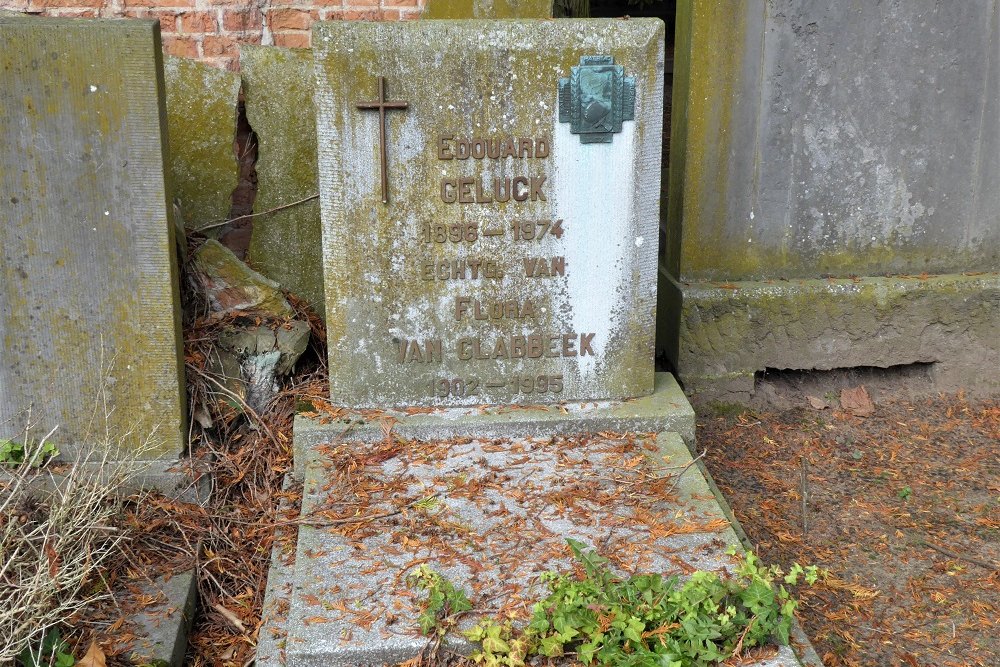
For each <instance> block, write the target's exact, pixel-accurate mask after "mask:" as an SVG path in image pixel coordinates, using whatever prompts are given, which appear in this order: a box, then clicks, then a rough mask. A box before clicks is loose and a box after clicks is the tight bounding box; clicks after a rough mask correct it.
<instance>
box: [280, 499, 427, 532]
mask: <svg viewBox="0 0 1000 667" xmlns="http://www.w3.org/2000/svg"><path fill="white" fill-rule="evenodd" d="M440 495H441V494H440V493H432V494H430V495H429V496H424V497H422V498H417V499H416V500H414V501H411V502H409V503H407V504H405V505H403V506H402V507H400V508H399V509H396V510H393V511H391V512H385V513H384V514H369V515H367V516H352V517H346V518H343V519H324V520H315V521H314V520H310V518H309V517H300V518H298V519H292V520H290V521H287V522H281V523H275V524H274V525H275V526H280V525H282V523H287V524H298V525H300V526H310V527H313V528H326V527H328V526H339V525H343V524H345V523H367V522H369V521H377V520H379V519H387V518H389V517H391V516H396V515H397V514H402V513H403V512H404V511H406V510H407V509H409V508H411V507H413V506H414V505H416V504H417V503H423V502H427V501H428V500H431V499H433V498H437V497H438V496H440Z"/></svg>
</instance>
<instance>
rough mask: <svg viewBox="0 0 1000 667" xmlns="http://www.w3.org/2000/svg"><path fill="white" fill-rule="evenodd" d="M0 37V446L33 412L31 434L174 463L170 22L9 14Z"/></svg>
mask: <svg viewBox="0 0 1000 667" xmlns="http://www.w3.org/2000/svg"><path fill="white" fill-rule="evenodd" d="M0 42H2V43H3V44H4V47H3V49H2V50H0V109H3V110H4V112H3V113H2V114H0V343H2V345H3V356H2V357H0V437H12V438H19V437H20V436H22V435H23V433H24V431H23V428H24V422H25V417H26V414H25V413H24V412H23V411H24V410H26V409H28V408H30V409H31V414H30V416H31V421H32V422H33V423H34V429H33V434H34V437H36V438H38V437H41V436H44V435H45V434H46V433H48V432H49V431H50V430H51V429H52V428H54V427H56V426H58V430H57V431H56V432H55V433H54V434H53V436H52V440H53V441H54V442H55V443H56V444H57V445H59V446H60V448H61V449H62V450H63V451H64V452H66V453H71V452H70V450H71V449H72V446H73V445H77V444H80V443H85V442H88V441H91V442H93V441H95V440H103V439H104V434H105V432H106V429H107V432H109V433H110V436H111V438H112V439H113V440H115V441H117V440H119V439H124V440H125V441H126V443H132V442H133V441H134V442H135V443H138V442H139V441H141V440H142V439H144V438H145V437H147V436H149V435H150V434H153V433H154V432H155V434H156V440H157V441H158V444H157V446H156V447H155V448H154V449H152V450H147V451H146V452H145V454H144V456H147V457H150V458H157V457H166V458H169V457H174V456H177V455H178V453H180V451H181V450H182V449H183V445H184V437H183V430H184V429H183V423H184V408H185V403H184V400H183V396H182V394H183V386H184V382H183V367H182V357H181V354H180V331H179V322H180V318H179V313H178V307H179V306H178V303H179V299H178V290H177V266H176V257H175V248H174V237H173V234H174V230H173V226H172V223H171V219H170V208H169V203H168V199H169V189H168V180H167V179H166V178H165V177H164V151H165V139H164V137H165V131H166V128H165V127H164V123H163V119H164V117H165V114H164V105H163V74H162V60H161V58H162V56H161V51H160V40H159V28H158V24H157V23H156V22H155V21H74V20H57V19H40V18H30V19H22V18H0ZM105 398H106V403H105V402H104V400H103V399H105ZM106 410H108V411H110V412H109V413H108V414H107V416H106V417H105V415H106V412H105V411H106Z"/></svg>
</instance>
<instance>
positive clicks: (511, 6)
mask: <svg viewBox="0 0 1000 667" xmlns="http://www.w3.org/2000/svg"><path fill="white" fill-rule="evenodd" d="M420 17H421V18H424V19H550V18H552V0H428V1H427V3H426V4H425V5H424V11H423V13H422V14H421V15H420Z"/></svg>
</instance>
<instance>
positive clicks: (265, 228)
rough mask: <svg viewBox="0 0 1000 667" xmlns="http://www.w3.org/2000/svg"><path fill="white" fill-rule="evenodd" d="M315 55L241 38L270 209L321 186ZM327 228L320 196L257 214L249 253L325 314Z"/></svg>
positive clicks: (260, 181)
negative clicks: (247, 42)
mask: <svg viewBox="0 0 1000 667" xmlns="http://www.w3.org/2000/svg"><path fill="white" fill-rule="evenodd" d="M312 62H313V57H312V52H311V51H309V50H305V49H279V48H273V47H261V46H250V45H244V46H243V47H242V49H241V52H240V66H241V70H242V73H243V93H244V97H245V99H246V110H247V120H248V121H249V122H250V127H252V128H253V129H254V131H255V132H256V134H257V141H258V146H257V199H256V201H255V203H254V210H255V211H257V212H261V211H269V210H272V209H275V208H277V207H279V206H284V205H286V204H289V203H291V202H296V201H300V200H302V199H304V198H306V197H310V196H313V195H316V194H317V193H318V192H319V182H318V180H319V179H318V174H317V166H316V107H315V105H314V104H313V88H314V81H313V80H314V75H313V64H312ZM322 255H323V233H322V226H321V224H320V215H319V202H318V201H317V200H315V199H314V200H312V201H307V202H304V203H302V204H299V205H297V206H294V207H291V208H286V209H283V210H281V211H276V212H275V213H270V214H268V215H262V216H258V217H256V218H255V219H254V225H253V236H252V238H251V240H250V254H249V258H248V259H249V261H250V263H251V264H252V265H253V267H254V268H255V269H257V270H258V271H260V272H261V273H263V274H264V275H265V276H267V277H268V278H271V279H272V280H276V281H277V282H279V283H280V284H281V285H282V286H283V287H285V288H286V289H287V290H289V291H290V292H292V293H293V294H295V295H296V296H298V297H300V298H302V299H305V300H306V301H307V302H308V303H309V304H310V305H311V306H312V307H313V308H314V309H316V311H317V312H318V313H319V314H320V316H323V314H324V311H325V304H324V299H323V262H322Z"/></svg>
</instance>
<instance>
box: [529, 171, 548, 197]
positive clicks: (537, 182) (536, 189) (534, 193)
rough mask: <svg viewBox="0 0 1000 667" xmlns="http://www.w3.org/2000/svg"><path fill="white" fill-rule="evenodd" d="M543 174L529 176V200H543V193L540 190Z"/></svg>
mask: <svg viewBox="0 0 1000 667" xmlns="http://www.w3.org/2000/svg"><path fill="white" fill-rule="evenodd" d="M545 178H546V177H545V176H532V177H531V201H545V193H543V192H542V184H543V183H545Z"/></svg>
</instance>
